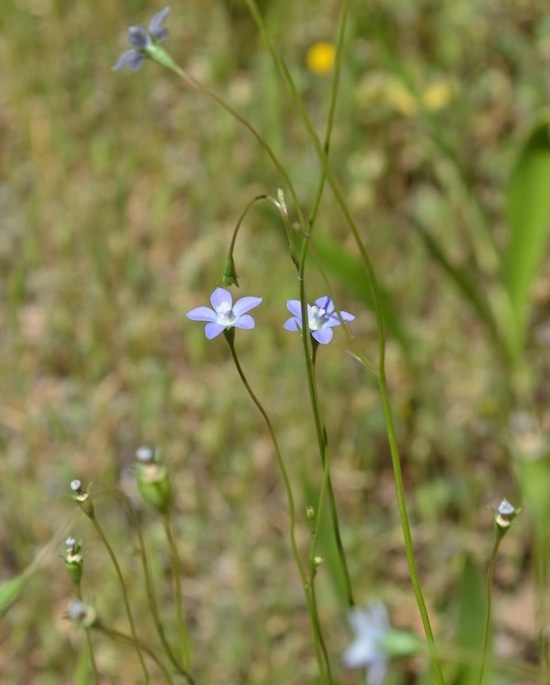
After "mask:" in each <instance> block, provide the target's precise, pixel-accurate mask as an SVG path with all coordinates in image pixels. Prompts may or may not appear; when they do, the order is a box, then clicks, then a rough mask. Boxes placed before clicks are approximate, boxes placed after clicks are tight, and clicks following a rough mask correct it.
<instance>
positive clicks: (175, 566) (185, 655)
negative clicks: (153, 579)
mask: <svg viewBox="0 0 550 685" xmlns="http://www.w3.org/2000/svg"><path fill="white" fill-rule="evenodd" d="M163 524H164V532H165V535H166V540H167V542H168V549H169V550H170V561H171V564H172V576H173V582H174V592H175V595H176V612H177V615H178V629H179V633H180V646H181V653H182V660H183V664H184V667H185V669H186V670H187V669H188V668H189V667H190V664H191V655H190V650H189V635H188V633H187V623H186V620H185V613H184V608H183V594H182V591H181V563H180V558H179V554H178V548H177V544H176V539H175V536H174V529H173V526H172V517H171V516H170V512H168V513H167V514H166V515H165V516H163Z"/></svg>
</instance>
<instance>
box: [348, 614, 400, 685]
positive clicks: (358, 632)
mask: <svg viewBox="0 0 550 685" xmlns="http://www.w3.org/2000/svg"><path fill="white" fill-rule="evenodd" d="M349 622H350V626H351V629H352V631H353V633H354V635H355V639H354V641H353V642H352V644H351V645H350V646H349V647H348V648H347V649H346V651H345V652H344V657H343V661H344V665H345V666H347V667H348V668H367V669H368V673H367V680H366V683H367V685H381V683H382V682H383V681H384V678H385V677H386V673H387V671H388V662H389V655H388V652H387V650H386V649H385V644H384V642H385V640H386V639H387V635H388V633H389V632H390V631H391V626H390V619H389V616H388V611H387V609H386V607H385V606H384V605H383V604H382V602H373V603H372V604H371V605H370V606H369V607H368V608H367V609H358V608H357V607H355V608H354V609H352V610H351V612H350V615H349Z"/></svg>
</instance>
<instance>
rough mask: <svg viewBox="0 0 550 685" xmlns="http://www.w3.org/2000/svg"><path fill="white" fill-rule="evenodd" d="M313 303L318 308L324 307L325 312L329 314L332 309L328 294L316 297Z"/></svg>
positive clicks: (332, 304)
mask: <svg viewBox="0 0 550 685" xmlns="http://www.w3.org/2000/svg"><path fill="white" fill-rule="evenodd" d="M315 304H316V306H317V307H319V309H324V310H325V312H326V313H327V314H331V313H332V312H333V311H334V302H333V301H332V298H331V297H329V296H328V295H323V297H318V298H317V299H316V300H315Z"/></svg>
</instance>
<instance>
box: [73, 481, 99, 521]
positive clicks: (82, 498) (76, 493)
mask: <svg viewBox="0 0 550 685" xmlns="http://www.w3.org/2000/svg"><path fill="white" fill-rule="evenodd" d="M90 487H91V485H89V486H88V489H87V490H84V489H83V487H82V483H81V482H80V481H79V480H72V481H71V490H72V491H73V499H74V500H75V502H76V503H77V504H78V506H79V507H80V508H81V509H82V511H83V512H84V513H85V514H86V516H87V517H88V518H90V519H93V518H94V516H95V514H94V506H93V504H92V501H91V499H90Z"/></svg>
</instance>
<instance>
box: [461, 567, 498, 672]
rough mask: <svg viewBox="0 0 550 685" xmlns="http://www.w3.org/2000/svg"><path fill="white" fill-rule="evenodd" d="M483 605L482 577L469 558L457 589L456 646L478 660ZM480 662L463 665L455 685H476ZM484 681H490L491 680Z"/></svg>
mask: <svg viewBox="0 0 550 685" xmlns="http://www.w3.org/2000/svg"><path fill="white" fill-rule="evenodd" d="M485 603H486V602H485V595H484V590H483V576H482V574H481V572H480V570H479V568H478V567H477V566H476V564H475V563H474V561H473V560H472V558H471V557H470V556H469V555H468V556H466V559H465V560H464V567H463V569H462V576H461V578H460V585H459V588H458V597H457V604H458V606H457V610H458V617H457V639H456V643H457V647H458V649H459V650H460V651H464V653H465V654H471V655H472V656H474V657H479V658H481V645H482V644H483V626H484V620H485ZM480 663H481V662H480ZM480 663H476V659H475V658H474V659H473V660H472V662H471V663H462V664H461V665H460V666H459V668H458V670H457V674H456V677H455V679H454V680H453V683H454V685H477V681H478V679H479V669H480ZM486 682H490V680H487V681H486Z"/></svg>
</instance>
